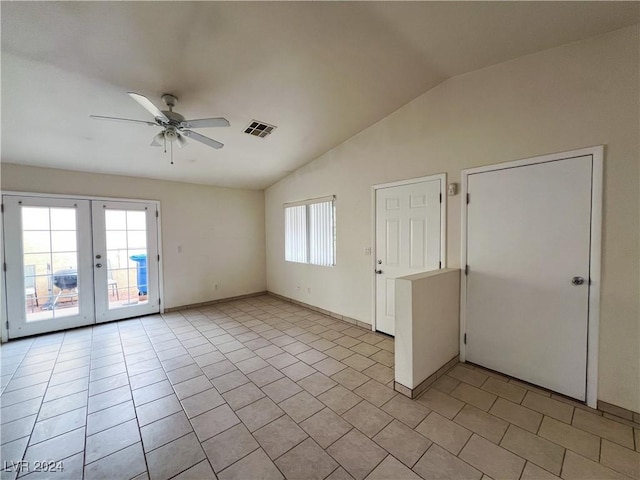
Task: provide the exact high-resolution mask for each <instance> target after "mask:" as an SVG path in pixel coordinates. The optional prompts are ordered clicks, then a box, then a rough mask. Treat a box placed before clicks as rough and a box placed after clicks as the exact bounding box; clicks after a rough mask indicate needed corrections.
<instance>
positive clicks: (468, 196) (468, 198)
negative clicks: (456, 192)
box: [467, 193, 471, 205]
mask: <svg viewBox="0 0 640 480" xmlns="http://www.w3.org/2000/svg"><path fill="white" fill-rule="evenodd" d="M470 201H471V196H470V195H469V194H468V193H467V205H469V202H470Z"/></svg>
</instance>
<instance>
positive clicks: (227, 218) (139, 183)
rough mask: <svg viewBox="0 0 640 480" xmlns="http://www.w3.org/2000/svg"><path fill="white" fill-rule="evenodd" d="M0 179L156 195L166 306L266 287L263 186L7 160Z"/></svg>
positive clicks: (13, 184)
mask: <svg viewBox="0 0 640 480" xmlns="http://www.w3.org/2000/svg"><path fill="white" fill-rule="evenodd" d="M1 181H2V183H1V185H2V190H3V191H7V190H13V191H23V192H42V193H56V194H68V195H92V196H105V197H118V198H131V199H148V200H159V201H160V208H161V221H162V224H161V228H162V252H161V254H162V258H163V262H164V293H165V299H164V301H165V307H168V308H171V307H177V306H182V305H189V304H193V303H199V302H207V301H211V300H216V299H219V298H226V297H233V296H237V295H244V294H247V293H255V292H261V291H264V290H266V288H265V287H266V285H265V239H264V232H265V229H264V194H263V192H262V191H255V190H237V189H229V188H218V187H210V186H205V185H195V184H190V183H179V182H166V181H159V180H149V179H142V178H134V177H123V176H115V175H102V174H92V173H80V172H72V171H67V170H55V169H48V168H38V167H26V166H19V165H12V164H6V163H3V164H2V178H1ZM178 246H181V247H182V253H178ZM215 283H217V284H218V290H214V288H213V285H214V284H215Z"/></svg>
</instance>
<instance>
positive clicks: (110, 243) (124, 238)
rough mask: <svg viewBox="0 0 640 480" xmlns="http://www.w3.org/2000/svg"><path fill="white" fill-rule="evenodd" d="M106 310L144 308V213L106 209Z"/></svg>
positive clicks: (145, 243) (145, 291) (145, 248)
mask: <svg viewBox="0 0 640 480" xmlns="http://www.w3.org/2000/svg"><path fill="white" fill-rule="evenodd" d="M104 214H105V231H106V232H105V233H106V241H107V243H106V246H107V278H108V280H107V297H108V299H109V310H112V309H115V308H122V307H127V306H131V305H140V304H146V303H147V302H148V300H147V283H148V281H147V223H146V211H140V210H115V209H106V210H105V212H104Z"/></svg>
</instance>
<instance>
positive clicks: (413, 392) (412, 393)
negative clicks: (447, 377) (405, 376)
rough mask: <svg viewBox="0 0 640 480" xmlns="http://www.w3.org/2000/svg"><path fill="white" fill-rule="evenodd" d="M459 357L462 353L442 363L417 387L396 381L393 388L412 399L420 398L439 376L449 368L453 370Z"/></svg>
mask: <svg viewBox="0 0 640 480" xmlns="http://www.w3.org/2000/svg"><path fill="white" fill-rule="evenodd" d="M459 358H460V355H459V354H456V356H455V357H453V358H452V359H451V360H449V361H448V362H447V363H445V364H444V365H442V366H441V367H440V368H439V369H438V370H436V372H435V373H433V374H431V375H429V376H428V377H427V378H425V379H424V380H423V381H422V382H420V384H419V385H418V386H417V387H416V388H413V389H412V388H409V387H406V386H405V385H402V384H401V383H398V382H396V381H394V382H393V389H394V390H395V391H396V392H398V393H401V394H402V395H404V396H405V397H409V398H411V399H414V398H418V397H419V396H420V395H422V394H423V393H424V392H425V391H426V390H427V389H428V388H429V387H430V386H431V385H432V384H433V382H435V381H436V380H437V379H438V378H440V377H441V376H443V375H444V374H445V373H447V372H448V371H449V370H451V369H452V368H453V367H454V366H456V365H457V364H458V362H459V361H460V360H459Z"/></svg>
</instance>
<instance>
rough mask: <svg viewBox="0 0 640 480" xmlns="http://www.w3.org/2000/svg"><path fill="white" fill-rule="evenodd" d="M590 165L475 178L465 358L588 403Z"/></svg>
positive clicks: (577, 161) (579, 162) (581, 162)
mask: <svg viewBox="0 0 640 480" xmlns="http://www.w3.org/2000/svg"><path fill="white" fill-rule="evenodd" d="M592 163H593V159H592V157H591V156H582V157H577V158H569V159H563V160H557V161H551V162H547V163H541V164H534V165H527V166H521V167H515V168H506V169H502V170H494V171H489V172H481V173H476V174H471V175H469V177H468V192H469V195H470V197H469V204H468V205H467V209H468V210H467V264H468V275H467V276H466V281H467V287H466V288H467V290H466V291H467V293H466V359H467V360H469V361H470V362H473V363H476V364H479V365H482V366H485V367H488V368H490V369H493V370H497V371H499V372H503V373H506V374H509V375H511V376H514V377H516V378H520V379H522V380H525V381H527V382H530V383H533V384H536V385H540V386H543V387H546V388H549V389H551V390H554V391H556V392H560V393H563V394H565V395H568V396H570V397H574V398H577V399H580V400H584V399H585V389H586V369H587V361H586V359H587V328H588V314H589V309H588V308H589V259H590V228H591V226H590V221H591V188H592ZM581 279H583V280H582V281H583V283H581Z"/></svg>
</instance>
